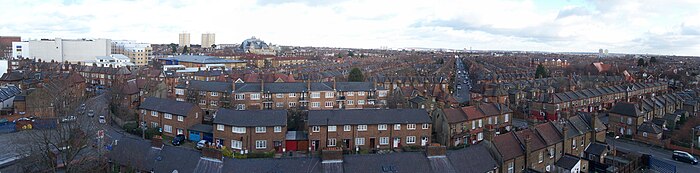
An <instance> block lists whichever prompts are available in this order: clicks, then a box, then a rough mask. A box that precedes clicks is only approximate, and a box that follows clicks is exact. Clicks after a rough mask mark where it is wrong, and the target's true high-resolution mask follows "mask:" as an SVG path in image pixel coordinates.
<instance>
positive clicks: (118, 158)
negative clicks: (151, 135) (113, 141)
mask: <svg viewBox="0 0 700 173" xmlns="http://www.w3.org/2000/svg"><path fill="white" fill-rule="evenodd" d="M160 151H161V150H160V149H154V148H152V147H151V142H150V141H147V140H143V139H140V138H132V137H122V138H121V139H119V143H117V145H113V148H112V151H110V152H109V153H107V154H106V155H107V158H109V159H110V160H111V161H112V162H114V163H117V164H120V165H130V166H132V167H135V168H136V169H138V170H151V169H153V168H155V167H156V166H155V165H156V163H155V158H156V157H157V155H159V154H160Z"/></svg>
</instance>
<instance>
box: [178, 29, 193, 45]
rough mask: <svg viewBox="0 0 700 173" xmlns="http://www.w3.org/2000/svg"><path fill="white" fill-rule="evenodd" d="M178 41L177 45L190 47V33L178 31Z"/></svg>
mask: <svg viewBox="0 0 700 173" xmlns="http://www.w3.org/2000/svg"><path fill="white" fill-rule="evenodd" d="M178 43H179V44H178V46H180V47H185V46H187V47H190V33H187V32H183V33H180V40H179V42H178Z"/></svg>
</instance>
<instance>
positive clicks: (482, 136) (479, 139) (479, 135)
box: [476, 132, 484, 141]
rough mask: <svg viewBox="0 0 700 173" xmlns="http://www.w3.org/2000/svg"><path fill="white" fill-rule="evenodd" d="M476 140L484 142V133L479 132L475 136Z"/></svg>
mask: <svg viewBox="0 0 700 173" xmlns="http://www.w3.org/2000/svg"><path fill="white" fill-rule="evenodd" d="M476 140H478V141H481V140H484V133H483V132H479V134H477V135H476Z"/></svg>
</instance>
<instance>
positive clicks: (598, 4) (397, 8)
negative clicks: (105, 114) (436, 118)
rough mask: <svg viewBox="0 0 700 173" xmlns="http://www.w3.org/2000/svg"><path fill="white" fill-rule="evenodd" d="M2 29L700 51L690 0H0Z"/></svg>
mask: <svg viewBox="0 0 700 173" xmlns="http://www.w3.org/2000/svg"><path fill="white" fill-rule="evenodd" d="M0 4H2V5H0V35H5V36H8V35H14V36H22V38H23V39H40V38H108V39H113V40H123V39H127V40H136V41H140V42H146V43H177V42H178V34H179V33H181V32H188V33H190V34H191V43H192V44H199V43H200V40H201V34H202V33H206V32H210V33H215V34H216V43H217V44H226V43H229V44H233V43H241V42H242V41H243V40H244V39H246V38H250V37H252V36H255V37H257V38H260V39H262V40H264V41H266V42H268V43H272V44H277V45H290V46H319V47H321V46H322V47H347V48H380V47H389V48H447V49H470V48H471V49H473V50H520V51H552V52H597V51H598V49H601V48H602V49H608V50H609V51H610V52H611V53H634V54H666V55H693V56H698V55H700V1H698V0H487V1H484V0H481V1H471V0H456V1H453V0H218V1H210V0H121V1H110V0H63V1H50V0H49V1H34V0H26V1H17V0H0Z"/></svg>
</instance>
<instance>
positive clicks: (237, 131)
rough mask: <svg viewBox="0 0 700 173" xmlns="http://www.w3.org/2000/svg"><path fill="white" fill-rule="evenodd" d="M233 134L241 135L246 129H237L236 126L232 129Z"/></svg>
mask: <svg viewBox="0 0 700 173" xmlns="http://www.w3.org/2000/svg"><path fill="white" fill-rule="evenodd" d="M231 132H233V133H239V134H242V133H245V127H236V126H233V127H231Z"/></svg>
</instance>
